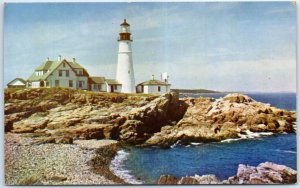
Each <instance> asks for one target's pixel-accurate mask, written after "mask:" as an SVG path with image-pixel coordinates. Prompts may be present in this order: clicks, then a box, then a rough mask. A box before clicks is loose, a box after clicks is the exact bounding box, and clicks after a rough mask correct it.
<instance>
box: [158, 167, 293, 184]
mask: <svg viewBox="0 0 300 188" xmlns="http://www.w3.org/2000/svg"><path fill="white" fill-rule="evenodd" d="M296 182H297V171H295V170H293V169H291V168H289V167H287V166H284V165H278V164H275V163H271V162H265V163H261V164H259V165H258V166H257V167H253V166H248V165H244V164H240V165H239V167H238V170H237V174H236V175H235V176H232V177H229V178H228V179H227V180H223V181H220V180H219V179H218V178H217V177H216V176H215V175H202V176H198V175H195V176H186V177H181V178H180V179H178V178H177V177H175V176H171V175H162V176H160V178H159V180H158V184H169V185H170V184H293V183H296Z"/></svg>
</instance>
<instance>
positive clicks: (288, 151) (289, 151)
mask: <svg viewBox="0 0 300 188" xmlns="http://www.w3.org/2000/svg"><path fill="white" fill-rule="evenodd" d="M274 151H277V152H283V153H294V154H297V152H296V151H291V150H280V149H276V150H274Z"/></svg>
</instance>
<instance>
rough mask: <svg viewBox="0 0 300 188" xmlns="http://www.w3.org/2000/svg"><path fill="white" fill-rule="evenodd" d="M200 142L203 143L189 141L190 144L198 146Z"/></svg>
mask: <svg viewBox="0 0 300 188" xmlns="http://www.w3.org/2000/svg"><path fill="white" fill-rule="evenodd" d="M201 144H203V143H199V142H191V145H193V146H198V145H201Z"/></svg>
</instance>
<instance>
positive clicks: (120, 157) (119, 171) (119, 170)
mask: <svg viewBox="0 0 300 188" xmlns="http://www.w3.org/2000/svg"><path fill="white" fill-rule="evenodd" d="M128 156H129V153H127V152H125V151H124V150H119V151H118V152H117V155H116V156H115V158H114V159H113V160H112V161H111V163H110V166H109V170H110V171H112V172H113V173H114V174H115V175H116V176H118V177H120V178H121V179H123V180H124V181H125V182H127V183H131V184H142V183H143V182H142V181H140V180H137V179H136V178H135V177H134V176H133V175H132V174H131V172H130V170H126V169H125V168H124V161H125V160H126V159H127V158H128Z"/></svg>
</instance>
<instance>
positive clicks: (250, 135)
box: [221, 130, 274, 142]
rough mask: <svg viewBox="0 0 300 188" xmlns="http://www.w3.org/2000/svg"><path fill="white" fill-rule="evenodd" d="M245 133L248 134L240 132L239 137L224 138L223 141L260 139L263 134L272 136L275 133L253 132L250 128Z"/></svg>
mask: <svg viewBox="0 0 300 188" xmlns="http://www.w3.org/2000/svg"><path fill="white" fill-rule="evenodd" d="M245 133H246V134H240V133H238V136H239V138H228V139H226V140H222V141H221V142H233V141H238V140H244V139H259V138H261V137H263V136H270V135H272V134H274V133H272V132H252V131H250V130H247V131H246V132H245Z"/></svg>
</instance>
